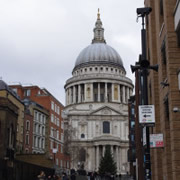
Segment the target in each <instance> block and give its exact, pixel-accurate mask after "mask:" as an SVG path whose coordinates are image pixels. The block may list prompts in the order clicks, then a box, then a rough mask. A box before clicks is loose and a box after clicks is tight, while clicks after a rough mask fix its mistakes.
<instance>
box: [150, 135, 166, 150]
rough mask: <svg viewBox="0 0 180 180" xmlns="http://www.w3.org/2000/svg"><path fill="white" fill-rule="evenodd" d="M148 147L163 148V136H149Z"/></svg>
mask: <svg viewBox="0 0 180 180" xmlns="http://www.w3.org/2000/svg"><path fill="white" fill-rule="evenodd" d="M150 147H151V148H161V147H164V142H163V134H150Z"/></svg>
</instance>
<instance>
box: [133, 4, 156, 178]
mask: <svg viewBox="0 0 180 180" xmlns="http://www.w3.org/2000/svg"><path fill="white" fill-rule="evenodd" d="M151 11H152V9H151V8H150V7H145V8H137V14H138V17H141V18H142V29H141V47H142V54H141V55H140V59H139V64H138V65H136V66H132V65H131V70H132V72H134V71H136V70H140V71H141V75H140V76H141V82H140V86H141V88H140V89H141V90H142V91H141V93H142V95H141V105H148V89H147V87H148V86H147V76H148V69H153V70H155V71H158V65H155V66H150V63H149V61H148V60H147V55H146V29H145V17H146V16H148V15H149V13H150V12H151ZM144 128H145V130H146V147H145V151H144V163H145V179H146V180H151V161H150V141H149V127H148V125H145V127H144Z"/></svg>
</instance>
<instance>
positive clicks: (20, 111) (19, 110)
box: [0, 80, 24, 156]
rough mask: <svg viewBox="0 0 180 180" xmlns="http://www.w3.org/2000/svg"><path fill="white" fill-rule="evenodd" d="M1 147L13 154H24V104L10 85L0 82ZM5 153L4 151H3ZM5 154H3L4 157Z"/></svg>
mask: <svg viewBox="0 0 180 180" xmlns="http://www.w3.org/2000/svg"><path fill="white" fill-rule="evenodd" d="M0 98H1V101H0V107H1V114H0V124H1V140H2V142H1V143H0V146H2V148H4V147H7V148H10V149H11V150H13V153H16V154H18V153H22V152H23V128H24V104H23V102H22V101H21V99H20V98H19V97H18V96H17V94H16V93H14V92H13V91H12V90H11V88H9V87H8V85H7V84H6V83H5V82H4V81H2V80H0ZM2 152H3V151H2ZM4 155H5V154H3V156H4Z"/></svg>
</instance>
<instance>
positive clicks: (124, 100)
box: [122, 85, 126, 103]
mask: <svg viewBox="0 0 180 180" xmlns="http://www.w3.org/2000/svg"><path fill="white" fill-rule="evenodd" d="M122 88H123V103H125V102H126V99H125V86H124V85H123V87H122Z"/></svg>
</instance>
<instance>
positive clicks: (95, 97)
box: [66, 82, 132, 105]
mask: <svg viewBox="0 0 180 180" xmlns="http://www.w3.org/2000/svg"><path fill="white" fill-rule="evenodd" d="M131 95H132V87H130V86H127V85H124V84H117V83H108V82H95V83H84V84H78V85H73V86H70V87H68V88H67V89H66V105H69V104H75V103H81V102H120V103H127V102H128V99H129V97H130V96H131Z"/></svg>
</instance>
